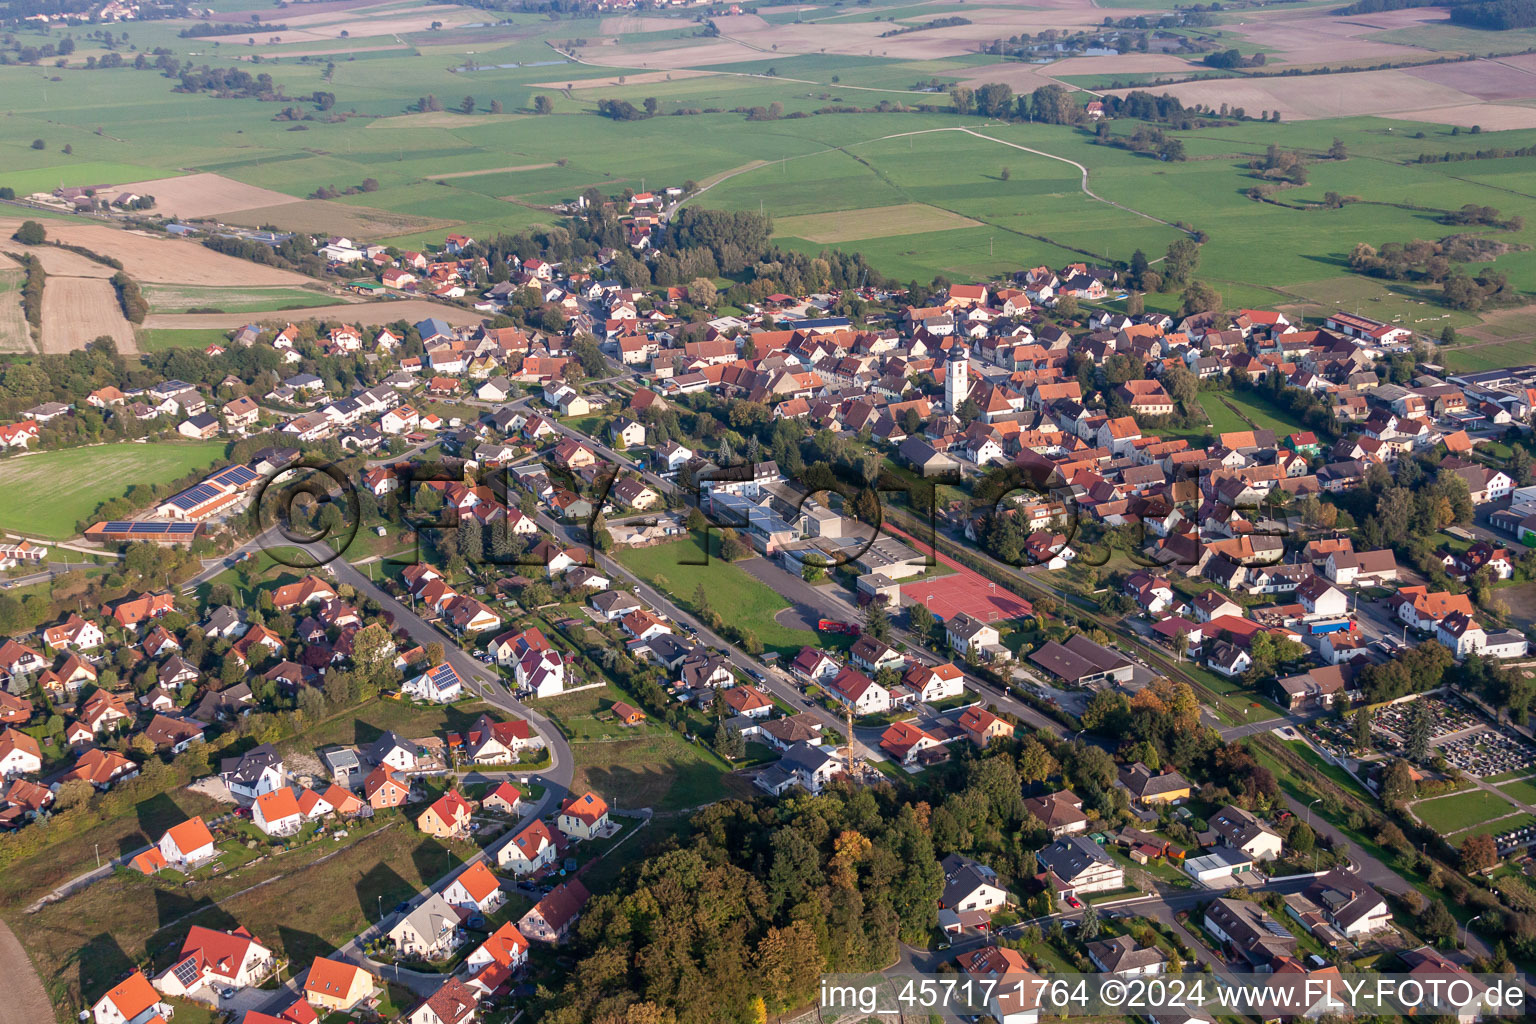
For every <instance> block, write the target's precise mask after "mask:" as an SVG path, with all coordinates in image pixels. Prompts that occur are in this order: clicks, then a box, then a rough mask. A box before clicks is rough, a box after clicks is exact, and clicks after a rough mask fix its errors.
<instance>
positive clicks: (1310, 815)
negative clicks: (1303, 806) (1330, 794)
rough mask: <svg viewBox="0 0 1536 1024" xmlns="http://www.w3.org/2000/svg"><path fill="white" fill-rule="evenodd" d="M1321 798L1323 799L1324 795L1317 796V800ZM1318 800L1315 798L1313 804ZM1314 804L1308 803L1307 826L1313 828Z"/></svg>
mask: <svg viewBox="0 0 1536 1024" xmlns="http://www.w3.org/2000/svg"><path fill="white" fill-rule="evenodd" d="M1321 799H1322V797H1318V798H1317V800H1321ZM1317 800H1313V801H1312V804H1315V803H1317ZM1312 804H1307V828H1311V827H1312Z"/></svg>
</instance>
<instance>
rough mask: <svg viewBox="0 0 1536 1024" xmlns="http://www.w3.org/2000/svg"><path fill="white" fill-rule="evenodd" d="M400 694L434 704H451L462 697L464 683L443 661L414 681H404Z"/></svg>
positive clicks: (450, 666) (451, 667)
mask: <svg viewBox="0 0 1536 1024" xmlns="http://www.w3.org/2000/svg"><path fill="white" fill-rule="evenodd" d="M400 692H402V693H404V694H405V695H406V696H409V697H415V698H417V699H418V700H425V701H431V702H432V703H434V704H451V703H453V702H454V701H456V700H458V699H459V697H460V696H462V695H463V693H464V681H463V680H462V679H460V678H459V674H458V672H456V671H454V668H453V666H452V665H450V664H448V662H446V661H445V662H443V663H442V664H441V665H434V666H433V667H432V668H430V669H428V670H427V671H425V672H423V673H422V674H421V675H419V676H417V677H416V678H414V679H408V680H406V681H405V683H404V684H403V685H402V686H401V687H400Z"/></svg>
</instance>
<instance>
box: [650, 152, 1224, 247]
mask: <svg viewBox="0 0 1536 1024" xmlns="http://www.w3.org/2000/svg"><path fill="white" fill-rule="evenodd" d="M934 132H961V133H963V134H966V135H970V136H972V137H973V138H977V139H982V140H984V141H986V142H995V143H997V144H998V145H999V146H1008V147H1009V148H1011V149H1017V150H1021V151H1023V152H1025V153H1033V154H1034V155H1035V156H1043V157H1045V158H1046V159H1048V160H1059V161H1061V162H1062V163H1064V164H1071V165H1072V166H1073V167H1076V168H1077V171H1078V173H1079V174H1081V175H1082V178H1081V180H1080V181H1079V182H1078V188H1080V189H1082V191H1083V194H1084V195H1086V196H1087V197H1088V198H1089V199H1092V200H1093V201H1094V202H1097V203H1103V204H1104V205H1105V206H1113V207H1114V208H1115V209H1117V210H1124V211H1125V212H1126V213H1130V214H1135V215H1136V216H1137V217H1141V218H1143V219H1145V220H1150V221H1153V222H1155V223H1157V224H1161V225H1163V226H1164V227H1169V228H1173V229H1174V230H1175V231H1181V232H1183V233H1184V234H1186V235H1188V236H1189V237H1190V238H1194V237H1195V232H1194V231H1191V230H1190V229H1189V228H1186V227H1180V226H1179V225H1177V224H1175V223H1173V222H1172V221H1168V220H1163V218H1161V217H1154V216H1153V215H1152V214H1150V213H1147V212H1146V211H1144V210H1138V209H1136V208H1135V207H1133V206H1126V205H1125V204H1124V203H1117V202H1115V201H1114V200H1113V199H1105V198H1104V197H1103V196H1101V195H1099V194H1098V193H1097V192H1095V191H1094V190H1093V189H1091V188H1089V187H1088V168H1086V167H1084V166H1083V165H1082V164H1080V163H1078V162H1077V161H1076V160H1072V159H1069V158H1067V157H1064V156H1057V155H1056V154H1055V153H1047V152H1046V151H1045V150H1043V149H1032V148H1031V147H1029V146H1021V145H1019V144H1018V143H1017V142H1008V141H1006V140H1004V139H994V138H993V137H992V136H990V135H983V134H982V133H981V132H978V131H975V130H974V129H971V128H962V127H954V128H924V129H921V130H920V131H915V132H896V133H894V134H892V135H882V136H880V137H879V138H878V139H866V140H864V141H863V142H851V143H849V144H848V145H846V146H828V147H827V148H826V149H818V150H816V151H815V152H814V153H801V154H799V155H798V156H791V157H785V158H784V160H803V159H805V158H806V157H811V156H821V155H822V154H823V153H832V152H836V151H838V150H849V149H852V148H854V147H855V146H864V145H868V144H869V143H871V142H885V141H887V140H889V139H905V138H909V137H911V136H913V135H932V134H933V133H934ZM784 160H771V161H767V162H757V163H751V164H748V165H746V166H745V167H739V168H737V169H736V170H734V171H728V172H726V173H725V174H722V175H721V176H720V177H718V178H716V179H715V180H714V181H711V182H710V183H709V184H708V185H705V186H704V187H703V188H701V189H699V190H698V191H697V192H695V193H693V195H691V196H685V197H684V198H683V199H682V200H680V201H679V202H678V204H677V206H676V207H674V208H673V209H675V210H676V209H681V208H682V206H683V204H684V203H687V202H690V201H691V200H694V199H697V198H698V197H699V196H701V195H703V194H704V193H705V192H708V191H709V190H710V189H712V188H714V187H715V186H716V185H719V184H720V183H722V182H725V181H729V180H730V179H732V178H734V177H736V176H737V175H741V174H749V173H751V172H752V171H757V170H762V169H763V168H764V167H772V166H773V165H774V164H779V163H783V162H784ZM1161 259H1162V257H1158V259H1156V260H1153V261H1152V262H1154V263H1156V262H1160V261H1161Z"/></svg>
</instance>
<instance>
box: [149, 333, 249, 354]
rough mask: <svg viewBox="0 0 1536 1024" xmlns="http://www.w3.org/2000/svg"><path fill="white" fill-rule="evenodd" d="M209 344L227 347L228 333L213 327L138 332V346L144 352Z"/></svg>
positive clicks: (203, 346) (199, 346) (204, 346)
mask: <svg viewBox="0 0 1536 1024" xmlns="http://www.w3.org/2000/svg"><path fill="white" fill-rule="evenodd" d="M209 345H223V346H224V347H225V348H228V347H229V335H228V334H226V333H225V332H224V331H220V330H216V329H214V328H205V329H199V330H190V331H177V330H166V329H159V330H154V329H151V330H144V331H140V332H139V348H140V349H142V350H143V351H145V352H165V351H168V350H170V349H173V348H198V349H203V348H207V347H208V346H209Z"/></svg>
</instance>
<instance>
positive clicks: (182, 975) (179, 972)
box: [175, 956, 198, 988]
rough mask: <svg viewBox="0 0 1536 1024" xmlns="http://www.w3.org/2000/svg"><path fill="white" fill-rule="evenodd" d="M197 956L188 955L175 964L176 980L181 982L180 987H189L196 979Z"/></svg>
mask: <svg viewBox="0 0 1536 1024" xmlns="http://www.w3.org/2000/svg"><path fill="white" fill-rule="evenodd" d="M197 974H198V972H197V958H196V957H192V956H189V957H187V958H186V959H185V960H183V961H182V962H181V963H179V964H177V965H176V968H175V975H176V980H177V981H179V982H181V986H182V988H191V987H192V985H193V983H194V982H196V981H197Z"/></svg>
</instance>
